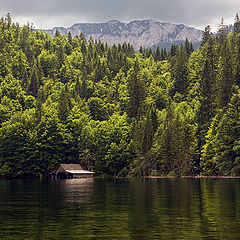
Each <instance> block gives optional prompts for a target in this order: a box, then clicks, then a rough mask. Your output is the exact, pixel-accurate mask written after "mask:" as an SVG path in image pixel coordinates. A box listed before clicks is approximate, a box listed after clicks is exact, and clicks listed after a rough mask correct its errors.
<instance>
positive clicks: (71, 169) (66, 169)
mask: <svg viewBox="0 0 240 240" xmlns="http://www.w3.org/2000/svg"><path fill="white" fill-rule="evenodd" d="M50 174H51V176H52V178H53V179H56V178H57V179H72V178H92V177H93V176H94V172H90V171H86V170H83V168H82V167H81V165H80V164H60V166H59V167H58V168H57V170H55V171H53V172H51V173H50Z"/></svg>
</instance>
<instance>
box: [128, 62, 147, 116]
mask: <svg viewBox="0 0 240 240" xmlns="http://www.w3.org/2000/svg"><path fill="white" fill-rule="evenodd" d="M139 72H140V66H139V62H138V59H136V60H135V63H134V66H133V68H132V69H130V70H129V77H128V83H129V84H128V88H129V96H130V99H129V107H128V115H129V117H137V116H138V115H139V110H140V108H141V106H142V103H143V101H144V99H145V84H144V82H143V80H142V79H141V77H140V74H139Z"/></svg>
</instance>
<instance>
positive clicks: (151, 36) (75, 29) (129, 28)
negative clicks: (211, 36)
mask: <svg viewBox="0 0 240 240" xmlns="http://www.w3.org/2000/svg"><path fill="white" fill-rule="evenodd" d="M57 29H58V30H59V31H60V33H61V34H66V35H67V34H68V32H69V31H70V32H71V34H72V36H76V35H79V34H80V33H81V32H82V33H84V34H85V36H86V38H87V39H89V38H90V36H92V38H93V40H101V41H102V42H107V43H108V44H109V45H113V44H114V43H116V44H117V43H121V44H122V43H124V42H127V43H130V44H132V45H133V46H134V48H135V49H138V48H139V47H140V46H143V47H152V46H156V45H158V44H159V45H160V46H164V47H168V45H171V44H172V43H180V42H182V41H185V39H186V38H188V40H189V41H191V42H192V43H193V44H194V45H195V46H196V45H197V44H198V43H199V42H200V41H201V37H202V31H200V30H198V29H195V28H193V27H188V26H185V25H183V24H179V25H175V24H171V23H161V22H158V21H154V20H135V21H132V22H129V23H123V22H120V21H117V20H112V21H109V22H107V23H77V24H74V25H73V26H71V27H70V28H63V27H55V28H53V29H48V30H44V32H49V33H50V34H51V35H54V34H55V32H56V30H57Z"/></svg>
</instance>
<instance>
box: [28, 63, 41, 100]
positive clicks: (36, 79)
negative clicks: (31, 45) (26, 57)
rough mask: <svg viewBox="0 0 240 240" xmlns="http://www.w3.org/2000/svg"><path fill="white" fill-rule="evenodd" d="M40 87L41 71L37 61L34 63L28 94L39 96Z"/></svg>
mask: <svg viewBox="0 0 240 240" xmlns="http://www.w3.org/2000/svg"><path fill="white" fill-rule="evenodd" d="M39 87H40V73H39V70H38V68H37V64H36V62H35V63H34V65H33V68H32V72H31V74H30V84H29V86H28V94H31V95H32V96H34V97H37V93H38V89H39Z"/></svg>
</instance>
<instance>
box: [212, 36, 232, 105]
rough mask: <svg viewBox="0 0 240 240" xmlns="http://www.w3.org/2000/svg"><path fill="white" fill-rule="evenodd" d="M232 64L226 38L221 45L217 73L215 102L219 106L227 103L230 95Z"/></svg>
mask: <svg viewBox="0 0 240 240" xmlns="http://www.w3.org/2000/svg"><path fill="white" fill-rule="evenodd" d="M233 83H234V80H233V65H232V57H231V52H230V46H229V42H228V40H227V39H226V40H225V41H224V42H223V44H222V47H221V52H220V59H219V64H218V75H217V82H216V88H217V104H218V107H219V108H223V107H225V106H226V105H227V103H228V102H229V101H230V99H231V97H232V90H233V89H232V88H233Z"/></svg>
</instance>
